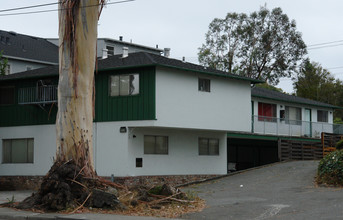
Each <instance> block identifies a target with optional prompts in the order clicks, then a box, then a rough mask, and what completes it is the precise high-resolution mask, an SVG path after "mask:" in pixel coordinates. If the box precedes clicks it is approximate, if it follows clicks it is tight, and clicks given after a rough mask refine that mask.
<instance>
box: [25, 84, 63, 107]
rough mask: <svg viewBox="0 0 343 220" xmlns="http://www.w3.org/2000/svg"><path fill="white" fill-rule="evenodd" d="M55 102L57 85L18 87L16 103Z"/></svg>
mask: <svg viewBox="0 0 343 220" xmlns="http://www.w3.org/2000/svg"><path fill="white" fill-rule="evenodd" d="M56 102H57V85H47V86H37V87H29V88H20V89H19V90H18V104H22V105H24V104H51V103H56Z"/></svg>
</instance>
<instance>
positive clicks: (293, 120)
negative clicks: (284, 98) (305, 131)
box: [285, 106, 301, 125]
mask: <svg viewBox="0 0 343 220" xmlns="http://www.w3.org/2000/svg"><path fill="white" fill-rule="evenodd" d="M285 118H286V123H287V124H291V125H301V108H296V107H290V106H286V112H285Z"/></svg>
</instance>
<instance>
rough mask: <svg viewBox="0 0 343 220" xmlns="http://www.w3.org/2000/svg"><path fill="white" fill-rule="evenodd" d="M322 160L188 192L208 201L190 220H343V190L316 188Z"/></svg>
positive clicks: (278, 166)
mask: <svg viewBox="0 0 343 220" xmlns="http://www.w3.org/2000/svg"><path fill="white" fill-rule="evenodd" d="M317 165H318V161H292V162H286V163H279V164H275V165H272V166H269V167H265V168H261V169H255V170H251V171H247V172H244V173H241V174H237V175H233V176H229V177H226V178H223V179H219V180H216V181H212V182H208V183H203V184H200V185H194V186H191V187H188V188H185V189H184V190H188V189H189V190H193V191H197V192H198V195H199V196H200V197H202V198H204V199H205V200H206V203H207V208H205V209H204V210H203V211H202V212H200V213H194V214H188V215H184V216H183V218H187V219H234V220H236V219H237V220H239V219H244V220H246V219H255V220H262V219H287V220H288V219H311V220H312V219H343V189H342V188H327V187H316V186H315V184H314V177H315V175H316V169H317Z"/></svg>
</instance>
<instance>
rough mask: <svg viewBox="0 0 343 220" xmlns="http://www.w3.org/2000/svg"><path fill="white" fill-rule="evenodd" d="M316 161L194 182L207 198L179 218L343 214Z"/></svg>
mask: <svg viewBox="0 0 343 220" xmlns="http://www.w3.org/2000/svg"><path fill="white" fill-rule="evenodd" d="M317 166H318V161H292V162H285V163H277V164H273V165H270V166H267V167H263V168H258V169H253V170H249V171H246V172H242V173H239V174H236V175H232V176H227V177H225V178H221V179H218V180H214V181H209V182H205V183H202V184H196V185H192V186H189V187H186V188H183V191H192V192H197V193H198V195H199V196H200V197H201V198H203V199H205V200H206V204H207V206H206V208H205V209H204V210H203V211H202V212H198V213H191V214H186V215H184V216H182V218H183V219H229V220H230V219H233V220H241V219H242V220H243V219H244V220H249V219H250V220H263V219H278V220H279V219H281V220H283V219H285V220H286V219H287V220H289V219H311V220H312V219H343V189H342V188H334V187H318V186H316V184H315V182H314V178H315V175H316V170H317ZM31 193H32V192H31V191H15V192H1V191H0V203H3V202H8V201H9V200H11V199H12V196H13V198H14V199H15V200H16V201H21V200H22V199H24V198H26V197H27V196H28V195H30V194H31ZM62 218H63V219H128V220H129V219H158V218H151V217H137V216H120V215H102V214H100V215H98V214H75V215H61V214H57V213H55V214H54V213H50V214H39V213H32V212H23V211H17V210H13V209H7V208H0V219H40V220H42V219H62Z"/></svg>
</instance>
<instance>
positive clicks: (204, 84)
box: [198, 78, 211, 92]
mask: <svg viewBox="0 0 343 220" xmlns="http://www.w3.org/2000/svg"><path fill="white" fill-rule="evenodd" d="M198 82H199V91H201V92H210V90H211V81H210V80H209V79H202V78H199V80H198Z"/></svg>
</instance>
